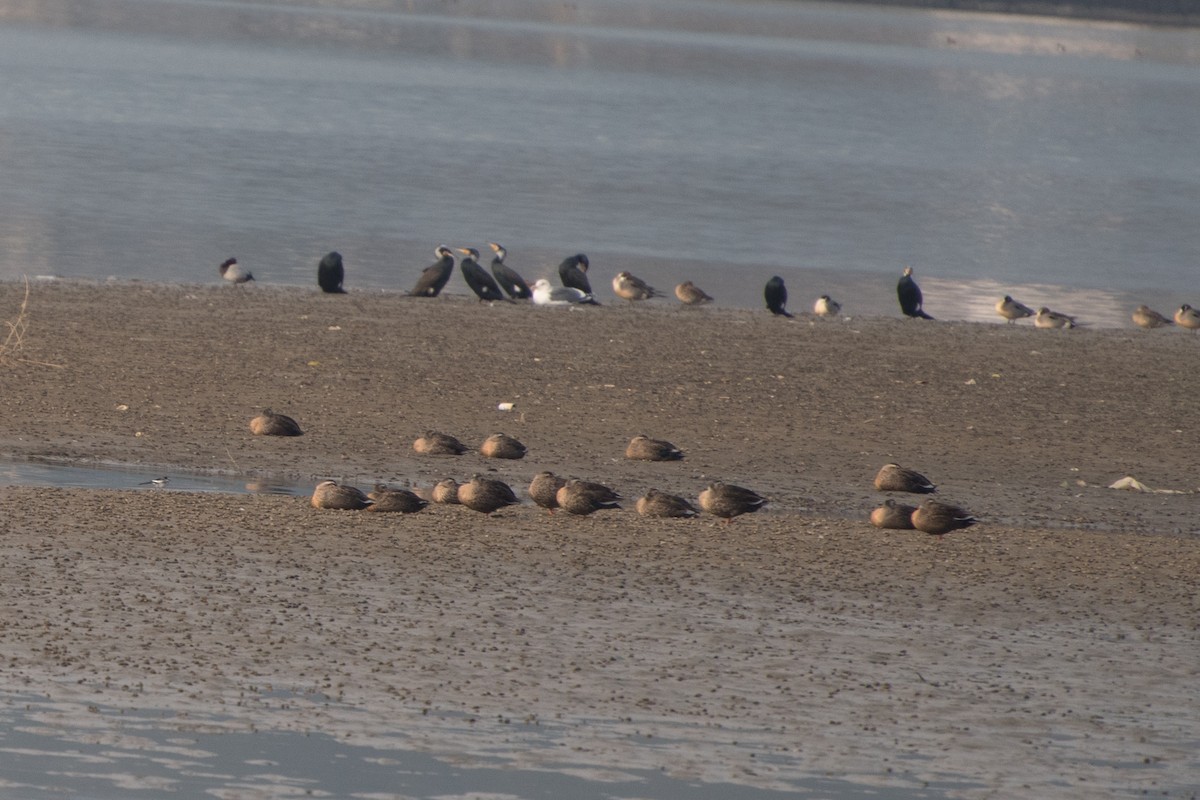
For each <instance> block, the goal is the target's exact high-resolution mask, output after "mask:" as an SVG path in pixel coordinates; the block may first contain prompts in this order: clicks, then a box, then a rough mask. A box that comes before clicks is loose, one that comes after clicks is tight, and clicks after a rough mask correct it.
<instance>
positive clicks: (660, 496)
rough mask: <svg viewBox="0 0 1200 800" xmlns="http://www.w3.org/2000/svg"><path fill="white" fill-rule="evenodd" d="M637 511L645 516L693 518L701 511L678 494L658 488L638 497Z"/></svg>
mask: <svg viewBox="0 0 1200 800" xmlns="http://www.w3.org/2000/svg"><path fill="white" fill-rule="evenodd" d="M637 512H638V513H639V514H641V515H642V516H643V517H686V518H691V517H694V516H696V515H698V514H699V513H700V512H699V511H697V510H696V507H695V506H693V505H692V504H691V503H689V502H688V501H687V500H685V499H683V498H682V497H680V496H679V495H677V494H667V493H666V492H660V491H659V490H658V489H651V490H649V491H648V492H646V494H644V495H643V496H641V497H639V498H638V501H637Z"/></svg>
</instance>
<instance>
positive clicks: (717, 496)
mask: <svg viewBox="0 0 1200 800" xmlns="http://www.w3.org/2000/svg"><path fill="white" fill-rule="evenodd" d="M699 500H700V507H701V508H702V509H704V510H705V511H707V512H708V513H710V514H712V515H713V516H714V517H721V518H722V519H724V520H725V521H726V522H729V521H730V520H732V519H733V518H734V517H739V516H741V515H742V514H753V513H754V512H755V511H758V510H759V509H760V508H762V507H763V506H765V505H766V504H767V500H766V498H765V497H763V496H762V495H760V494H758V493H757V492H754V491H751V490H750V489H746V488H743V487H741V486H734V485H733V484H732V483H724V482H722V481H716V482H715V483H710V484H709V485H708V488H707V489H705V490H704V491H702V492H700V497H699Z"/></svg>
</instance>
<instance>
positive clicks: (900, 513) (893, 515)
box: [871, 497, 917, 531]
mask: <svg viewBox="0 0 1200 800" xmlns="http://www.w3.org/2000/svg"><path fill="white" fill-rule="evenodd" d="M916 510H917V507H916V506H906V505H903V504H901V503H897V502H896V501H895V500H892V499H891V498H890V497H889V498H888V499H887V500H884V501H883V505H881V506H880V507H879V508H877V509H875V510H874V511H872V512H871V524H872V525H874V526H875V527H876V528H891V529H894V530H901V531H911V530H912V527H913V524H912V513H913V512H914V511H916Z"/></svg>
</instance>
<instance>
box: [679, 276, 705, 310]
mask: <svg viewBox="0 0 1200 800" xmlns="http://www.w3.org/2000/svg"><path fill="white" fill-rule="evenodd" d="M675 296H676V297H678V298H679V302H681V303H683V304H684V305H685V306H702V305H704V304H705V303H711V302H712V301H713V299H712V298H711V297H709V296H708V295H707V294H706V293H705V292H704V290H703V289H701V288H700V287H699V286H697V285H696V284H694V283H692V282H691V281H684V282H683V283H681V284H679V285H678V286H676V287H675Z"/></svg>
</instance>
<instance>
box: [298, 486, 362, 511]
mask: <svg viewBox="0 0 1200 800" xmlns="http://www.w3.org/2000/svg"><path fill="white" fill-rule="evenodd" d="M310 502H311V503H312V507H313V508H334V509H338V510H340V511H358V510H360V509H364V508H366V507H367V506H369V505H371V500H370V499H369V498H368V497H367V496H366V495H365V494H363V493H362V492H361V491H360V490H359V489H356V488H355V487H353V486H343V485H341V484H338V483H335V482H334V481H321V482H320V483H318V484H317V488H316V489H314V490H313V493H312V500H311V501H310Z"/></svg>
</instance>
